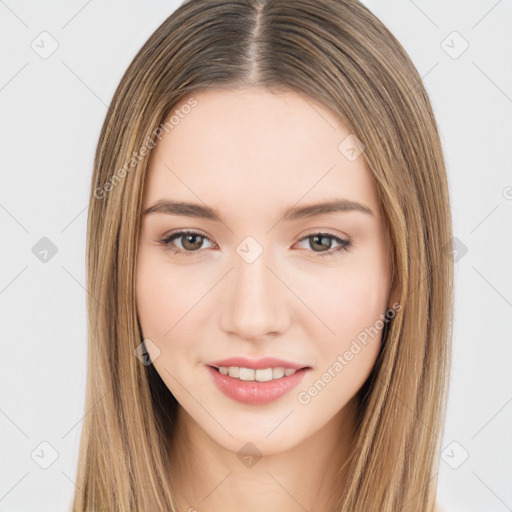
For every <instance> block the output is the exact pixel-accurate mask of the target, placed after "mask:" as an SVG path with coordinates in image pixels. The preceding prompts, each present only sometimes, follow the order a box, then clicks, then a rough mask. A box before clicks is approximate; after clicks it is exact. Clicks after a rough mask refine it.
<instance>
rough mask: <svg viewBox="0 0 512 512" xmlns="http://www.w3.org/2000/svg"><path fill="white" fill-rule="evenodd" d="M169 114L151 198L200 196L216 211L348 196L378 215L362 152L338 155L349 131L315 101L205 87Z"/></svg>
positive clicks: (152, 169)
mask: <svg viewBox="0 0 512 512" xmlns="http://www.w3.org/2000/svg"><path fill="white" fill-rule="evenodd" d="M185 105H193V106H192V107H186V108H185V107H184V106H185ZM171 117H172V123H171V122H169V123H168V127H169V129H168V130H167V131H168V133H167V132H165V131H164V132H163V136H162V138H161V140H159V141H158V143H157V145H156V147H155V149H153V151H152V155H151V160H150V166H149V169H148V177H147V181H148V183H147V193H146V196H147V197H148V201H151V200H157V199H161V198H165V197H166V196H171V197H172V198H179V199H182V200H188V199H195V200H197V199H198V198H199V199H200V200H201V201H203V202H205V203H207V204H208V205H209V206H212V207H215V206H218V205H221V204H229V203H230V201H231V202H233V201H234V202H235V203H236V205H237V209H238V211H241V210H243V209H244V207H246V208H247V209H248V211H249V210H250V209H251V208H252V209H253V208H254V207H257V206H261V205H262V204H264V205H265V206H266V207H267V206H268V205H269V204H276V205H278V207H279V209H281V206H283V205H286V206H289V205H292V204H295V203H297V202H298V201H301V202H303V203H311V202H316V201H318V200H328V199H332V198H346V199H350V200H354V201H360V202H362V203H365V204H367V205H368V206H369V207H370V208H371V209H372V210H374V211H375V212H378V210H379V208H378V200H377V191H376V187H375V184H374V181H373V178H372V176H371V173H370V172H369V170H368V168H367V164H366V162H365V159H364V157H363V155H361V156H360V157H359V158H357V159H356V160H353V161H351V160H349V159H347V157H346V155H345V154H344V153H343V151H341V150H340V147H339V146H340V143H342V142H343V141H344V140H346V138H347V137H348V136H350V135H351V134H350V132H349V131H348V130H347V128H346V127H345V126H344V125H343V123H342V122H341V120H340V119H339V118H338V117H337V116H336V115H335V114H334V113H333V112H331V111H330V110H329V109H327V108H326V107H325V106H324V105H322V104H320V103H318V102H316V101H315V100H314V99H312V98H310V97H306V96H304V95H302V94H299V93H297V92H294V91H284V92H279V93H276V92H270V91H267V90H264V89H256V88H245V89H207V90H202V91H198V92H194V93H192V94H190V95H189V96H187V97H185V98H183V99H182V101H181V102H180V103H179V104H177V105H176V106H175V107H174V108H173V109H172V112H170V113H169V116H168V118H167V120H170V119H171ZM194 196H195V197H194ZM219 207H220V206H219ZM259 209H261V208H259ZM252 211H254V210H252Z"/></svg>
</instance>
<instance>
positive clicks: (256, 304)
mask: <svg viewBox="0 0 512 512" xmlns="http://www.w3.org/2000/svg"><path fill="white" fill-rule="evenodd" d="M233 261H234V269H233V271H232V272H230V273H229V275H228V276H226V280H225V283H224V289H223V295H224V297H225V298H226V300H224V301H222V304H223V308H224V309H223V311H222V314H221V328H222V329H223V330H224V332H226V333H228V334H230V335H234V334H236V335H238V337H240V338H243V339H246V340H258V339H262V338H264V337H265V336H269V335H273V336H275V335H277V334H280V333H282V332H284V331H285V330H286V328H287V326H288V323H289V311H287V305H288V303H289V298H290V295H291V292H290V291H289V290H288V289H287V288H286V285H285V284H284V283H283V281H284V282H286V279H282V280H281V279H279V277H278V276H277V275H276V274H278V272H276V270H275V269H274V268H272V267H273V265H272V262H271V261H269V258H267V253H266V252H265V251H264V252H263V253H262V254H261V255H260V256H259V257H258V258H257V259H256V260H255V261H253V262H252V263H248V262H246V261H244V260H243V259H242V258H240V257H239V256H238V255H237V254H235V258H234V260H233ZM269 267H270V268H269Z"/></svg>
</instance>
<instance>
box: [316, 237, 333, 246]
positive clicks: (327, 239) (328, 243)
mask: <svg viewBox="0 0 512 512" xmlns="http://www.w3.org/2000/svg"><path fill="white" fill-rule="evenodd" d="M317 240H320V242H317ZM313 243H314V245H318V246H319V248H320V249H326V247H325V245H323V246H322V245H320V244H321V243H324V244H327V245H328V247H327V249H330V245H331V239H330V238H328V237H326V236H322V235H320V236H319V235H314V236H313Z"/></svg>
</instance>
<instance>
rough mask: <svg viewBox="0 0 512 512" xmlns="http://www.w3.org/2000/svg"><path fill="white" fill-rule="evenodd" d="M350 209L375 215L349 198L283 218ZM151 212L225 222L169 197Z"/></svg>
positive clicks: (210, 212) (200, 207)
mask: <svg viewBox="0 0 512 512" xmlns="http://www.w3.org/2000/svg"><path fill="white" fill-rule="evenodd" d="M350 211H355V212H362V213H365V214H368V215H374V213H373V211H372V210H371V209H370V208H369V207H368V206H365V205H363V204H361V203H358V202H356V201H350V200H348V199H333V200H331V201H326V202H323V203H316V204H311V205H307V206H292V207H290V208H288V209H287V210H286V211H285V213H284V215H283V217H282V220H283V221H288V222H290V221H294V220H298V219H304V218H308V217H315V216H318V215H324V214H328V213H339V212H350ZM150 213H167V214H169V215H182V216H185V217H199V218H203V219H209V220H213V221H215V222H222V223H224V219H223V218H222V216H221V215H220V214H219V213H217V212H216V211H215V210H213V209H212V208H210V207H208V206H203V205H200V204H196V203H187V202H183V201H171V200H169V199H160V200H158V201H156V202H155V203H154V204H153V205H152V206H150V207H148V208H146V209H145V210H144V211H143V213H142V215H148V214H150Z"/></svg>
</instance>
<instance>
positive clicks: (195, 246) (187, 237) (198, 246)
mask: <svg viewBox="0 0 512 512" xmlns="http://www.w3.org/2000/svg"><path fill="white" fill-rule="evenodd" d="M194 238H197V239H198V240H199V242H197V241H196V243H195V244H194V242H193V240H194ZM185 240H186V243H185V244H184V245H183V247H185V248H187V245H186V244H188V243H189V241H191V240H192V242H191V243H192V247H188V248H189V249H199V248H200V247H201V236H200V235H193V234H192V235H185Z"/></svg>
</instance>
